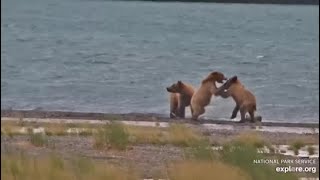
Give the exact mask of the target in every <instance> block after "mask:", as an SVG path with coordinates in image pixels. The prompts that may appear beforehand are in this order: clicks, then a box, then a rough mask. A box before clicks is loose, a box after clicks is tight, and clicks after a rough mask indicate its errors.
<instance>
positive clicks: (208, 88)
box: [191, 72, 227, 120]
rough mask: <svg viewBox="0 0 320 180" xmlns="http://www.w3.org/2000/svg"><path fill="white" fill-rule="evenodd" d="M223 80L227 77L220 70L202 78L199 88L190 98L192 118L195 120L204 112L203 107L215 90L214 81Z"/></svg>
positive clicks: (220, 81) (207, 103) (221, 81)
mask: <svg viewBox="0 0 320 180" xmlns="http://www.w3.org/2000/svg"><path fill="white" fill-rule="evenodd" d="M224 80H227V78H226V77H225V76H224V74H222V73H221V72H212V73H210V74H209V75H208V76H207V77H206V78H205V79H204V80H202V82H201V85H200V88H199V89H198V90H197V91H196V92H195V93H194V94H193V96H192V98H191V114H192V120H197V119H198V117H199V116H200V115H201V114H203V113H204V112H205V107H206V106H207V105H209V104H210V101H211V97H212V95H214V94H215V91H216V90H217V86H216V82H218V83H223V81H224Z"/></svg>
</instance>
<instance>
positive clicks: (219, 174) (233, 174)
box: [168, 161, 251, 180]
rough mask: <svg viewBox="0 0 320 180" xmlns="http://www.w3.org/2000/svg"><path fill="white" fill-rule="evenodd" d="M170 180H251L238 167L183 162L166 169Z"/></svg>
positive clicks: (216, 163)
mask: <svg viewBox="0 0 320 180" xmlns="http://www.w3.org/2000/svg"><path fill="white" fill-rule="evenodd" d="M168 176H169V179H170V180H195V179H201V180H214V179H217V180H251V178H250V176H249V175H248V174H247V173H245V172H244V171H242V170H241V169H240V168H238V167H234V166H232V165H228V164H225V163H222V162H209V161H185V162H180V163H176V164H173V165H171V166H169V168H168Z"/></svg>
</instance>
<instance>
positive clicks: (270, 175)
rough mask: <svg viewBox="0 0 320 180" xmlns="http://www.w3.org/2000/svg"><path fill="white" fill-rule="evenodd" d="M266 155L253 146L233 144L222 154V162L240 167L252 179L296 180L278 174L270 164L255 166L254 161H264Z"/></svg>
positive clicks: (291, 176)
mask: <svg viewBox="0 0 320 180" xmlns="http://www.w3.org/2000/svg"><path fill="white" fill-rule="evenodd" d="M263 158H265V156H264V155H262V154H258V153H257V151H256V148H254V147H253V146H251V145H238V144H231V145H228V146H225V147H224V149H223V151H222V153H221V159H222V161H224V162H226V163H228V164H231V165H234V166H236V167H239V168H240V169H242V170H243V171H245V172H246V173H248V174H249V176H250V177H251V178H252V179H259V180H270V179H272V180H296V179H297V177H296V176H295V175H293V174H284V173H277V172H276V171H275V167H272V166H271V165H268V164H254V163H253V160H256V159H263Z"/></svg>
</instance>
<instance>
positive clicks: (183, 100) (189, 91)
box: [166, 81, 194, 118]
mask: <svg viewBox="0 0 320 180" xmlns="http://www.w3.org/2000/svg"><path fill="white" fill-rule="evenodd" d="M166 89H167V91H168V92H170V118H175V117H180V118H185V107H187V106H189V105H190V101H191V97H192V96H193V93H194V88H193V87H192V86H191V85H189V84H186V83H183V82H182V81H178V82H177V83H174V84H172V85H171V86H169V87H167V88H166Z"/></svg>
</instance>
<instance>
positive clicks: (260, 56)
mask: <svg viewBox="0 0 320 180" xmlns="http://www.w3.org/2000/svg"><path fill="white" fill-rule="evenodd" d="M256 58H257V59H261V58H264V56H263V55H259V56H257V57H256Z"/></svg>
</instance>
